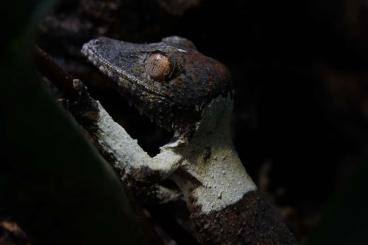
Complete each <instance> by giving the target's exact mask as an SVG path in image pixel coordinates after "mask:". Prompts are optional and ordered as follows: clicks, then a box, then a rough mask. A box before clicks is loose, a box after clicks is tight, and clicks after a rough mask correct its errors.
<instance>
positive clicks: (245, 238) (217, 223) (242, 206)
mask: <svg viewBox="0 0 368 245" xmlns="http://www.w3.org/2000/svg"><path fill="white" fill-rule="evenodd" d="M191 213H192V214H191V218H192V220H193V224H194V226H195V227H196V229H194V230H195V231H196V233H197V238H198V239H199V240H200V242H201V243H203V244H264V245H288V244H296V241H295V239H294V237H293V235H292V234H291V233H290V231H289V229H288V228H287V227H286V225H285V224H284V223H282V222H281V217H279V215H278V214H277V212H276V210H274V209H273V207H271V206H270V205H269V204H268V203H267V202H266V201H265V200H264V199H263V198H262V197H261V196H260V194H259V193H258V192H249V193H247V194H245V196H244V197H243V198H242V199H241V200H240V201H238V202H236V203H235V204H232V205H230V206H228V207H226V208H225V209H223V210H220V211H215V212H212V213H210V214H207V215H205V214H203V213H201V212H200V209H198V208H194V209H193V210H192V212H191Z"/></svg>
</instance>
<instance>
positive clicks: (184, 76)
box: [82, 36, 296, 245]
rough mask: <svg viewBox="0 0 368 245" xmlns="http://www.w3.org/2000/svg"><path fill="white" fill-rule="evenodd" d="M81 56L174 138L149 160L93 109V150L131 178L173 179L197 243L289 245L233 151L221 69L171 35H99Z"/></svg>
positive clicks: (228, 93) (227, 87)
mask: <svg viewBox="0 0 368 245" xmlns="http://www.w3.org/2000/svg"><path fill="white" fill-rule="evenodd" d="M82 54H83V55H84V56H85V57H86V59H87V60H88V61H89V62H90V63H91V64H93V66H95V67H96V68H97V69H98V70H99V71H100V72H101V73H102V74H104V75H105V76H106V77H107V78H108V81H109V83H111V86H112V87H113V88H114V89H115V90H117V91H118V92H119V93H120V94H121V96H124V97H125V98H126V99H127V100H128V101H129V102H130V103H131V104H132V106H133V107H135V108H136V109H137V110H138V111H139V112H140V113H141V114H142V116H146V117H148V118H150V119H151V120H152V121H153V122H154V123H155V124H156V125H157V126H159V127H162V128H164V129H166V130H168V131H170V132H173V138H172V139H171V140H170V141H169V142H167V144H165V145H163V146H162V147H161V148H160V152H159V153H158V154H157V155H156V156H153V157H151V156H149V155H148V154H147V153H146V152H145V151H144V150H143V149H142V148H141V147H140V146H139V144H138V143H137V140H135V139H133V138H131V137H130V135H129V134H128V133H127V132H126V130H125V129H124V128H123V127H122V126H120V125H119V124H118V123H116V122H114V121H113V119H112V118H111V117H110V116H109V114H108V113H107V112H106V111H105V110H104V109H103V107H102V106H101V104H98V106H99V110H98V117H97V118H98V119H97V121H96V124H97V126H98V127H97V128H98V129H99V130H98V132H96V134H97V138H98V140H99V144H100V145H101V146H102V147H103V148H105V150H106V151H108V152H111V153H112V154H114V155H115V156H116V157H115V158H116V162H115V164H116V167H117V168H119V169H122V170H124V174H125V175H127V176H129V177H130V178H133V179H135V180H137V181H145V182H149V183H152V184H154V183H158V182H159V181H162V180H165V179H170V180H172V181H174V183H175V184H176V185H177V186H178V187H179V189H180V191H181V192H182V194H183V196H184V198H185V201H186V204H187V208H188V210H189V212H190V218H191V221H192V224H193V227H194V233H195V236H196V238H197V239H198V241H199V242H200V243H202V244H267V245H268V244H296V240H295V238H294V236H293V234H292V233H291V232H290V230H289V229H288V227H287V226H286V225H285V223H284V222H283V221H282V219H281V217H280V215H279V214H278V213H277V211H276V209H275V208H274V207H273V206H272V205H270V204H269V203H268V202H267V201H266V200H265V199H264V198H263V197H262V195H261V194H260V192H259V191H258V190H257V186H256V185H255V183H254V182H253V180H252V178H251V177H250V176H249V175H248V173H247V171H246V169H245V168H244V165H243V163H242V162H241V160H240V159H239V156H238V154H237V152H236V150H235V149H234V145H233V142H232V134H231V115H232V111H233V99H234V92H233V88H232V84H231V76H230V72H229V71H228V69H227V68H226V67H225V65H223V64H222V63H220V62H219V61H217V60H215V59H213V58H210V57H208V56H205V55H204V54H202V53H200V52H199V51H198V50H197V48H196V46H195V45H194V44H193V43H192V42H191V41H190V40H188V39H186V38H182V37H178V36H170V37H166V38H163V39H162V40H161V41H160V42H156V43H146V44H142V43H130V42H125V41H121V40H115V39H111V38H108V37H99V38H97V39H93V40H90V41H89V42H87V43H85V44H84V45H83V47H82Z"/></svg>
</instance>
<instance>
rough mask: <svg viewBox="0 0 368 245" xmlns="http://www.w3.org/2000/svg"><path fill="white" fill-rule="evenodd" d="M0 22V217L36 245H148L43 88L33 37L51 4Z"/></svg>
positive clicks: (33, 4)
mask: <svg viewBox="0 0 368 245" xmlns="http://www.w3.org/2000/svg"><path fill="white" fill-rule="evenodd" d="M7 2H8V3H9V5H8V6H4V8H2V12H3V10H6V11H9V13H11V14H6V15H4V14H2V15H1V21H0V23H1V26H4V28H3V29H2V30H3V32H4V30H5V31H6V33H5V34H6V35H2V37H3V38H2V40H1V67H0V75H1V83H0V137H1V143H0V162H1V164H0V215H1V216H2V217H7V218H10V219H15V220H16V221H17V222H19V224H20V226H21V228H22V229H24V231H25V232H26V233H27V234H28V236H29V237H30V240H31V242H32V243H34V244H146V243H147V241H145V236H144V234H143V232H142V231H141V229H140V228H139V224H138V223H137V222H136V217H135V214H134V211H133V209H132V208H131V206H130V205H129V203H128V202H127V198H126V196H125V194H124V192H123V190H122V188H121V184H120V182H119V180H118V178H117V177H116V176H115V173H114V172H113V171H112V169H111V168H110V166H109V165H108V164H107V163H106V162H105V161H104V160H103V159H102V158H101V157H100V156H99V155H98V153H97V152H96V150H95V149H94V148H93V147H92V146H91V145H90V144H89V143H88V142H87V140H86V139H85V137H84V136H83V135H82V133H81V130H80V128H79V127H78V125H77V124H76V123H75V122H74V121H73V120H72V119H71V118H70V117H69V116H68V115H67V114H66V113H65V112H63V111H62V109H61V108H60V107H59V106H58V105H57V104H56V103H55V102H54V101H53V99H52V98H50V97H49V96H48V95H47V93H46V92H45V91H44V90H43V88H42V87H41V83H40V81H41V79H40V78H39V77H38V76H37V74H36V73H35V69H34V64H33V62H32V59H31V58H32V55H31V54H32V51H33V49H34V47H33V45H34V42H33V38H34V36H33V31H34V29H35V26H36V24H37V21H38V19H39V17H40V16H41V15H42V14H43V13H44V10H46V9H47V7H48V6H50V5H51V4H52V1H41V0H40V1H17V0H15V1H7Z"/></svg>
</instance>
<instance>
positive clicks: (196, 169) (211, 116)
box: [173, 95, 256, 214]
mask: <svg viewBox="0 0 368 245" xmlns="http://www.w3.org/2000/svg"><path fill="white" fill-rule="evenodd" d="M232 107H233V101H232V99H231V97H230V95H229V96H226V97H223V96H219V97H218V98H216V99H214V100H213V101H212V102H211V103H210V105H209V106H208V107H207V108H206V109H205V111H204V113H203V116H202V119H201V121H200V122H199V123H198V125H197V130H196V132H195V133H194V135H193V137H192V138H191V140H190V142H189V144H188V145H186V146H185V147H182V148H180V149H178V151H180V154H182V155H183V157H184V159H185V160H184V162H183V167H182V169H181V171H178V172H177V173H176V174H174V176H173V179H174V181H175V182H176V183H177V184H178V185H179V187H180V188H181V189H182V190H183V192H184V195H185V197H186V199H187V202H188V204H189V206H190V207H192V208H195V209H198V208H200V209H201V212H202V213H204V214H207V213H210V212H213V211H219V210H222V209H224V208H226V207H228V206H229V205H231V204H234V203H236V202H237V201H239V200H240V199H241V198H242V197H243V196H244V195H245V194H246V193H248V192H249V191H254V190H256V186H255V184H254V183H253V181H252V179H251V178H250V177H249V175H248V174H247V172H246V170H245V168H244V167H243V165H242V163H241V161H240V159H239V157H238V155H237V153H236V151H235V149H234V147H233V143H232V138H231V130H230V122H231V114H232ZM183 173H184V174H183ZM188 176H189V178H188Z"/></svg>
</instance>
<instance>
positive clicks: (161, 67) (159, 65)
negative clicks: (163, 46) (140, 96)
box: [146, 53, 171, 81]
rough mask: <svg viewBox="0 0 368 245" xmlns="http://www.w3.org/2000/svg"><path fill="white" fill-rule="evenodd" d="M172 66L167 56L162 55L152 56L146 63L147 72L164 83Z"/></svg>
mask: <svg viewBox="0 0 368 245" xmlns="http://www.w3.org/2000/svg"><path fill="white" fill-rule="evenodd" d="M170 71H171V64H170V60H169V58H168V57H167V56H165V55H164V54H161V53H154V54H151V55H150V56H149V57H148V59H147V61H146V72H147V74H148V75H149V76H150V77H151V78H152V79H153V80H157V81H164V80H165V78H166V77H167V75H169V74H170Z"/></svg>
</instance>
